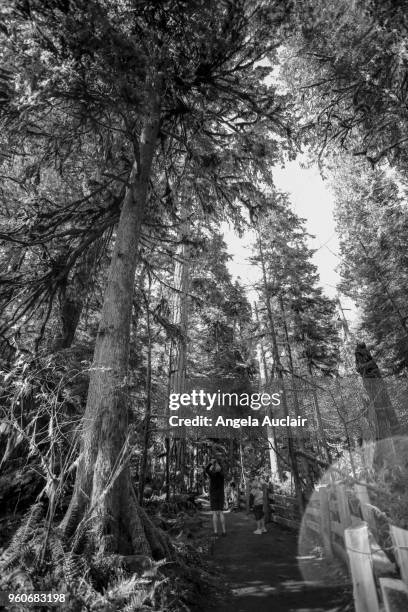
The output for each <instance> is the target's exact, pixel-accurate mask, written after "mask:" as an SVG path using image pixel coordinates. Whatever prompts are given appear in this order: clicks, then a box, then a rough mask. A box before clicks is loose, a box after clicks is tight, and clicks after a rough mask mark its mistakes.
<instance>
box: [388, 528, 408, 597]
mask: <svg viewBox="0 0 408 612" xmlns="http://www.w3.org/2000/svg"><path fill="white" fill-rule="evenodd" d="M390 531H391V538H392V543H393V544H394V550H395V557H396V559H397V563H398V566H399V568H400V572H401V578H402V580H403V581H404V583H405V584H406V586H407V587H408V531H406V529H401V528H400V527H395V525H391V526H390Z"/></svg>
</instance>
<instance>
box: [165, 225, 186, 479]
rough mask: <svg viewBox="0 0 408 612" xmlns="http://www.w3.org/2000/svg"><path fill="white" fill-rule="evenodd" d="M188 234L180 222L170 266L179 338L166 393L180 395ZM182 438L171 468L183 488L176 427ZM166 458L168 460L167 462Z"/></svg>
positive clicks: (182, 447) (182, 453)
mask: <svg viewBox="0 0 408 612" xmlns="http://www.w3.org/2000/svg"><path fill="white" fill-rule="evenodd" d="M189 233H190V223H189V221H188V220H184V221H183V222H182V225H181V227H180V245H179V247H178V249H177V253H176V263H175V266H174V282H173V284H174V288H175V294H174V300H173V316H172V322H173V325H175V326H177V328H178V330H179V336H177V337H176V338H174V339H173V341H172V350H171V351H170V355H171V365H170V392H171V393H183V391H184V387H185V378H186V361H187V329H188V300H187V294H188V288H189V283H190V270H189V264H188V258H189V248H188V245H187V244H186V243H185V239H186V238H188V236H189ZM178 429H179V430H180V432H181V433H182V434H183V437H181V438H179V439H177V440H175V442H174V444H175V463H176V465H175V468H176V472H179V473H180V484H181V486H182V487H184V484H183V483H184V481H185V463H186V461H185V455H186V440H185V437H184V434H185V432H184V428H178ZM169 460H170V457H168V461H169Z"/></svg>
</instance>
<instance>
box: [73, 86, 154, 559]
mask: <svg viewBox="0 0 408 612" xmlns="http://www.w3.org/2000/svg"><path fill="white" fill-rule="evenodd" d="M149 99H150V102H149V104H150V108H149V109H148V110H147V112H146V115H145V118H144V124H143V128H142V131H141V135H140V139H139V143H138V144H139V147H138V153H137V157H136V159H135V162H134V165H133V168H132V172H131V175H130V178H129V187H128V189H127V192H126V195H125V198H124V201H123V205H122V210H121V213H120V218H119V223H118V227H117V234H116V243H115V247H114V251H113V255H112V260H111V264H110V269H109V275H108V281H107V286H106V290H105V295H104V303H103V307H102V313H101V318H100V323H99V330H98V335H97V339H96V345H95V351H94V358H93V364H92V368H91V372H90V381H89V390H88V399H87V405H86V410H85V416H84V419H83V426H82V434H81V452H80V458H79V463H78V468H77V474H76V482H75V486H74V492H73V496H72V499H71V503H70V505H69V508H68V510H67V513H66V515H65V517H64V519H63V521H62V525H61V526H62V528H63V530H64V531H65V533H66V534H67V535H68V536H70V535H72V534H73V532H74V530H75V529H79V531H80V530H81V529H82V527H83V526H84V525H85V524H87V525H92V538H93V541H94V544H95V546H96V548H97V550H98V551H99V552H101V553H104V552H108V551H109V552H118V553H122V554H151V553H152V552H153V553H154V552H156V555H157V556H159V554H160V553H162V554H164V553H165V550H161V551H160V553H159V552H158V551H153V550H152V549H153V548H154V547H158V548H165V546H164V544H162V543H161V542H159V543H157V542H155V541H152V540H157V537H154V538H153V537H152V533H153V531H152V529H151V525H149V523H148V519H147V517H146V515H144V513H142V512H141V510H140V507H139V505H138V502H137V499H136V495H135V492H134V490H133V486H132V483H131V481H130V471H129V468H128V465H127V463H126V446H127V436H128V402H127V368H128V354H129V336H130V322H131V314H132V302H133V290H134V277H135V271H136V265H137V260H138V245H139V236H140V231H141V225H142V221H143V216H144V213H145V209H146V203H147V195H148V184H149V177H150V174H151V167H152V162H153V155H154V151H155V146H156V140H157V136H158V131H159V122H160V85H159V83H158V80H157V79H156V81H155V82H154V83H153V84H152V87H151V95H150V96H149ZM121 464H122V465H121ZM88 519H90V520H88Z"/></svg>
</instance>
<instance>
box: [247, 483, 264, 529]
mask: <svg viewBox="0 0 408 612" xmlns="http://www.w3.org/2000/svg"><path fill="white" fill-rule="evenodd" d="M249 507H250V508H253V511H254V515H255V520H256V529H255V531H254V533H255V534H256V535H261V534H262V533H267V529H266V527H265V515H264V511H263V490H262V485H261V483H260V482H259V480H258V479H255V480H253V482H252V488H251V491H250V497H249Z"/></svg>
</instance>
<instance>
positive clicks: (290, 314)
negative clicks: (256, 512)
mask: <svg viewBox="0 0 408 612" xmlns="http://www.w3.org/2000/svg"><path fill="white" fill-rule="evenodd" d="M0 18H1V21H0V126H1V129H0V216H1V225H0V239H1V242H0V270H1V283H0V305H1V313H2V316H1V320H0V349H1V357H0V365H1V372H0V375H1V379H0V394H1V414H0V451H1V456H0V461H1V467H2V471H3V472H2V475H1V476H0V500H1V501H2V503H4V506H5V516H6V517H7V516H8V514H12V515H13V517H14V518H13V521H14V522H11V524H10V525H11V526H10V527H9V529H8V530H6V531H7V533H6V535H5V538H4V545H5V557H4V558H5V561H4V563H5V565H4V567H5V568H6V569H7V568H8V569H10V567H13V566H16V565H18V564H20V565H21V566H22V567H23V568H25V571H26V574H27V575H29V576H30V578H29V579H30V580H31V583H32V584H35V585H36V588H37V589H38V590H46V585H47V584H48V583H47V580H48V581H49V584H53V585H54V587H55V588H57V587H58V585H62V584H63V585H64V587H67V585H68V587H69V589H71V590H72V593H74V594H75V597H76V598H77V601H78V602H79V603H78V605H85V604H84V601H85V600H86V597H93V598H94V600H95V601H96V600H97V601H100V602H103V599H104V598H105V599H106V595H103V593H104V592H106V589H107V588H108V585H109V584H112V580H113V579H114V578H115V576H116V578H117V577H118V576H119V574H118V573H116V574H115V571H116V570H115V568H116V569H117V568H118V567H119V566H118V565H117V564H116V565H115V563H116V561H114V559H116V560H117V559H120V560H121V561H120V563H122V561H123V559H127V562H128V563H130V564H132V563H133V562H135V558H136V557H137V563H139V562H141V561H140V559H141V558H143V559H150V560H152V559H154V560H156V561H159V560H162V559H167V560H169V559H171V560H172V561H173V562H174V564H175V565H177V564H178V567H182V568H183V569H184V570H185V569H186V561H185V560H183V559H184V557H183V554H184V553H183V551H180V550H179V548H178V547H177V546H178V544H177V542H174V540H173V539H172V537H171V536H170V535H169V533H168V532H167V531H166V529H164V528H163V524H162V522H160V521H161V519H160V520H159V519H158V518H157V517H158V515H160V516H162V515H161V514H160V512H161V510H160V512H159V514H157V513H156V510H157V506H155V504H156V503H157V504H159V505H160V504H161V506H160V508H162V507H164V505H165V507H166V509H167V511H169V508H172V507H173V506H172V504H176V503H179V502H180V499H181V498H182V497H183V496H184V500H185V499H188V496H189V495H190V497H191V496H194V495H198V494H200V493H203V489H205V483H204V481H203V474H202V467H203V465H204V464H205V463H206V462H207V461H208V460H209V459H210V458H211V457H212V456H217V457H218V458H219V460H220V462H221V463H223V465H227V466H228V468H226V469H225V471H226V474H227V475H228V477H229V478H230V479H233V480H234V481H236V482H237V483H239V485H240V486H241V487H242V486H244V484H245V482H246V480H247V479H248V478H249V477H252V476H253V475H254V474H255V473H262V475H263V477H265V478H266V477H267V478H268V479H269V480H270V481H271V482H274V483H275V486H277V487H285V486H286V487H288V486H289V487H292V489H293V493H294V494H295V495H296V496H297V499H298V501H299V505H300V507H303V506H304V504H305V503H307V499H308V497H309V496H310V493H311V491H312V490H313V488H314V486H315V485H316V483H317V482H318V480H319V478H320V477H321V474H322V471H323V470H324V469H326V468H327V467H328V466H329V465H331V464H333V463H334V462H335V461H337V460H340V461H341V460H342V457H343V456H345V455H346V454H347V453H349V455H350V456H351V455H352V452H354V451H355V450H356V449H357V450H358V448H359V447H361V445H362V444H363V442H368V441H370V440H380V439H385V438H388V437H389V435H391V434H393V435H394V434H397V433H399V432H400V431H401V432H402V431H403V428H404V427H405V423H406V418H405V412H404V410H403V408H404V401H403V397H404V395H403V393H402V392H401V393H400V392H398V393H400V394H399V395H398V394H397V393H395V394H394V395H393V396H392V397H391V396H389V395H388V394H387V390H386V389H385V386H384V385H385V382H384V377H385V376H386V375H390V374H392V375H394V376H396V377H398V379H399V381H402V383H401V384H402V385H403V384H404V382H403V381H404V380H405V379H406V372H407V367H408V323H407V321H408V312H407V292H408V276H407V257H406V254H405V253H406V246H407V243H406V240H407V237H408V233H407V228H408V208H407V175H406V162H407V147H408V127H407V126H408V123H407V121H408V117H407V104H406V103H407V91H408V79H407V74H408V73H407V62H408V54H407V53H408V51H407V15H406V3H405V2H379V1H375V0H356V1H355V2H352V3H350V2H347V1H346V0H342V1H341V2H338V1H336V2H334V1H331V0H307V1H303V0H302V1H296V0H290V1H289V0H288V1H284V2H282V1H278V0H276V1H275V0H222V1H217V2H215V1H213V0H190V1H187V0H174V1H173V0H172V1H168V0H160V1H157V2H152V1H144V0H114V1H104V0H92V1H85V0H84V1H83V0H70V1H65V0H53V1H52V2H41V1H37V0H26V1H24V2H20V1H17V0H10V1H8V2H6V3H4V4H3V5H2V6H1V7H0ZM299 153H302V154H303V155H304V156H306V157H307V159H308V163H310V164H311V165H317V166H318V167H319V168H320V171H321V173H322V176H323V177H324V179H325V180H327V181H328V183H329V185H330V189H331V191H332V193H333V194H334V199H335V218H336V223H337V230H338V234H339V242H340V250H339V254H338V256H339V270H340V274H341V282H340V284H339V286H338V288H337V290H338V296H337V298H333V297H329V296H327V295H326V294H325V293H324V291H323V289H322V287H321V283H320V278H319V271H318V269H317V267H316V265H315V263H314V262H313V250H312V249H311V248H310V241H309V238H310V237H309V235H308V233H307V230H306V225H305V220H304V219H302V218H300V217H299V216H298V215H297V214H296V211H295V210H294V208H293V206H292V204H291V201H290V197H289V195H288V194H286V193H283V192H281V191H279V190H278V189H277V187H276V185H275V183H274V168H276V167H277V166H282V165H284V164H285V162H286V161H288V160H293V159H295V158H296V156H297V155H298V154H299ZM303 159H304V157H303ZM223 222H228V223H230V224H231V225H232V226H233V227H234V228H235V231H236V232H237V234H239V235H241V236H242V235H244V234H245V233H251V235H252V236H253V238H254V239H253V244H252V253H251V256H250V262H251V264H252V265H253V266H254V270H255V269H256V272H255V271H254V283H253V286H252V287H251V290H252V291H251V292H248V288H247V287H245V286H244V283H243V282H241V281H240V280H237V279H235V278H234V277H233V276H232V274H231V272H230V268H229V260H230V258H231V256H230V255H229V253H228V245H227V244H226V243H225V241H224V237H223V234H222V231H221V229H220V228H221V227H222V224H223ZM255 279H256V280H255ZM254 296H255V297H254ZM342 296H348V297H350V298H351V299H352V300H353V301H354V303H355V304H356V309H357V314H358V317H357V323H355V324H354V325H352V326H351V327H350V325H349V324H348V322H347V321H346V320H345V317H344V311H343V310H342V305H341V300H342ZM194 379H197V380H199V379H200V380H203V381H207V382H206V384H208V385H210V386H211V384H213V385H214V384H215V381H223V383H222V384H224V385H225V390H226V391H231V390H236V389H239V390H240V391H245V392H247V393H251V392H252V391H259V390H262V389H280V390H281V392H282V394H283V395H282V397H283V400H282V404H281V406H280V408H279V415H280V416H283V417H285V418H286V417H288V418H290V415H292V414H294V415H300V416H304V417H305V418H306V419H307V421H308V426H307V427H306V428H305V430H304V431H302V432H300V433H297V434H296V435H294V434H292V433H291V432H290V431H289V428H288V427H286V429H285V428H281V429H277V430H272V428H270V427H265V428H263V429H262V428H261V429H260V430H257V431H256V432H255V433H253V432H252V433H251V434H250V433H246V432H245V431H244V430H242V431H240V432H239V433H233V434H231V435H230V436H225V435H224V436H223V437H220V436H218V437H217V435H216V434H214V435H213V436H207V435H205V436H204V435H200V432H199V431H197V432H193V431H191V429H190V430H183V431H182V432H180V435H177V436H176V435H174V434H173V433H171V432H170V431H169V428H168V426H167V424H166V423H167V420H166V419H167V417H168V410H169V406H168V398H169V394H170V393H179V394H181V393H183V391H184V390H185V389H186V388H187V385H188V384H190V382H191V380H194ZM367 379H370V381H369V382H367ZM350 381H351V382H350ZM373 381H374V382H373ZM209 388H210V387H209ZM400 388H403V389H405V387H400ZM379 390H380V391H379ZM395 397H397V400H398V401H397V400H395V401H394V398H395ZM377 459H378V462H379V465H384V462H385V461H386V460H389V457H388V458H386V459H384V457H383V458H377ZM381 461H382V462H383V463H381ZM355 470H356V468H355V465H354V464H353V466H352V471H353V475H354V477H356V471H355ZM285 483H286V484H285ZM152 491H153V492H154V495H153V497H154V498H155V500H156V501H154V502H152V500H149V496H150V495H151V494H152ZM291 492H292V490H291ZM6 500H7V501H6ZM27 513H28V514H27ZM155 513H156V514H155ZM13 535H14V538H12V537H11V536H13ZM30 555H31V556H30ZM80 558H81V559H82V560H81V561H79V560H78V559H80ZM30 559H31V561H30ZM32 559H35V563H33V562H32ZM107 560H108V561H107ZM132 560H133V561H132ZM2 563H3V561H2ZM52 563H53V564H54V566H55V567H56V568H57V570H55V571H52V570H51V569H50V566H51V564H52ZM76 563H78V564H79V563H81V564H85V565H86V568H87V569H86V571H85V570H84V571H85V574H86V588H85V587H83V585H82V586H81V584H82V583H81V582H80V579H79V578H80V574H81V571H82V570H81V571H78V572H77V573H76V570H75V569H74V567H76V565H75V564H76ZM30 564H31V565H30ZM36 564H37V565H38V568H39V570H38V573H37V574H35V571H33V566H35V567H37V565H36ZM85 565H84V567H85ZM81 567H82V565H81ZM157 567H158V566H157ZM58 568H59V569H58ZM61 568H62V569H61ZM70 568H71V569H70ZM8 569H7V571H8ZM71 570H72V571H71ZM7 571H6V570H5V573H4V575H5V579H4V580H5V584H7V585H8V586H11V585H12V580H13V579H12V577H10V576H9V574H8V573H7ZM67 576H68V577H67ZM7 581H9V582H7ZM163 592H164V591H163ZM164 596H165V595H163V597H164ZM166 596H167V595H166ZM114 597H115V596H114V595H112V601H113V600H114ZM123 601H124V602H125V601H126V603H129V601H130V600H129V599H128V600H126V598H124V600H123ZM105 603H106V601H105ZM111 603H112V602H111ZM101 605H102V603H101ZM112 605H113V604H112ZM132 605H133V604H132ZM135 605H136V604H135ZM154 605H156V604H154ZM174 605H175V606H176V605H178V604H174ZM129 606H130V604H129ZM78 609H80V608H78ZM83 609H85V608H83ZM86 609H88V608H86ZM101 609H102V608H101ZM106 609H108V608H106ZM109 609H113V608H109ZM130 609H132V610H133V609H141V608H137V607H129V610H130ZM168 609H170V608H168ZM172 609H174V610H176V609H180V608H177V607H173V608H172Z"/></svg>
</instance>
